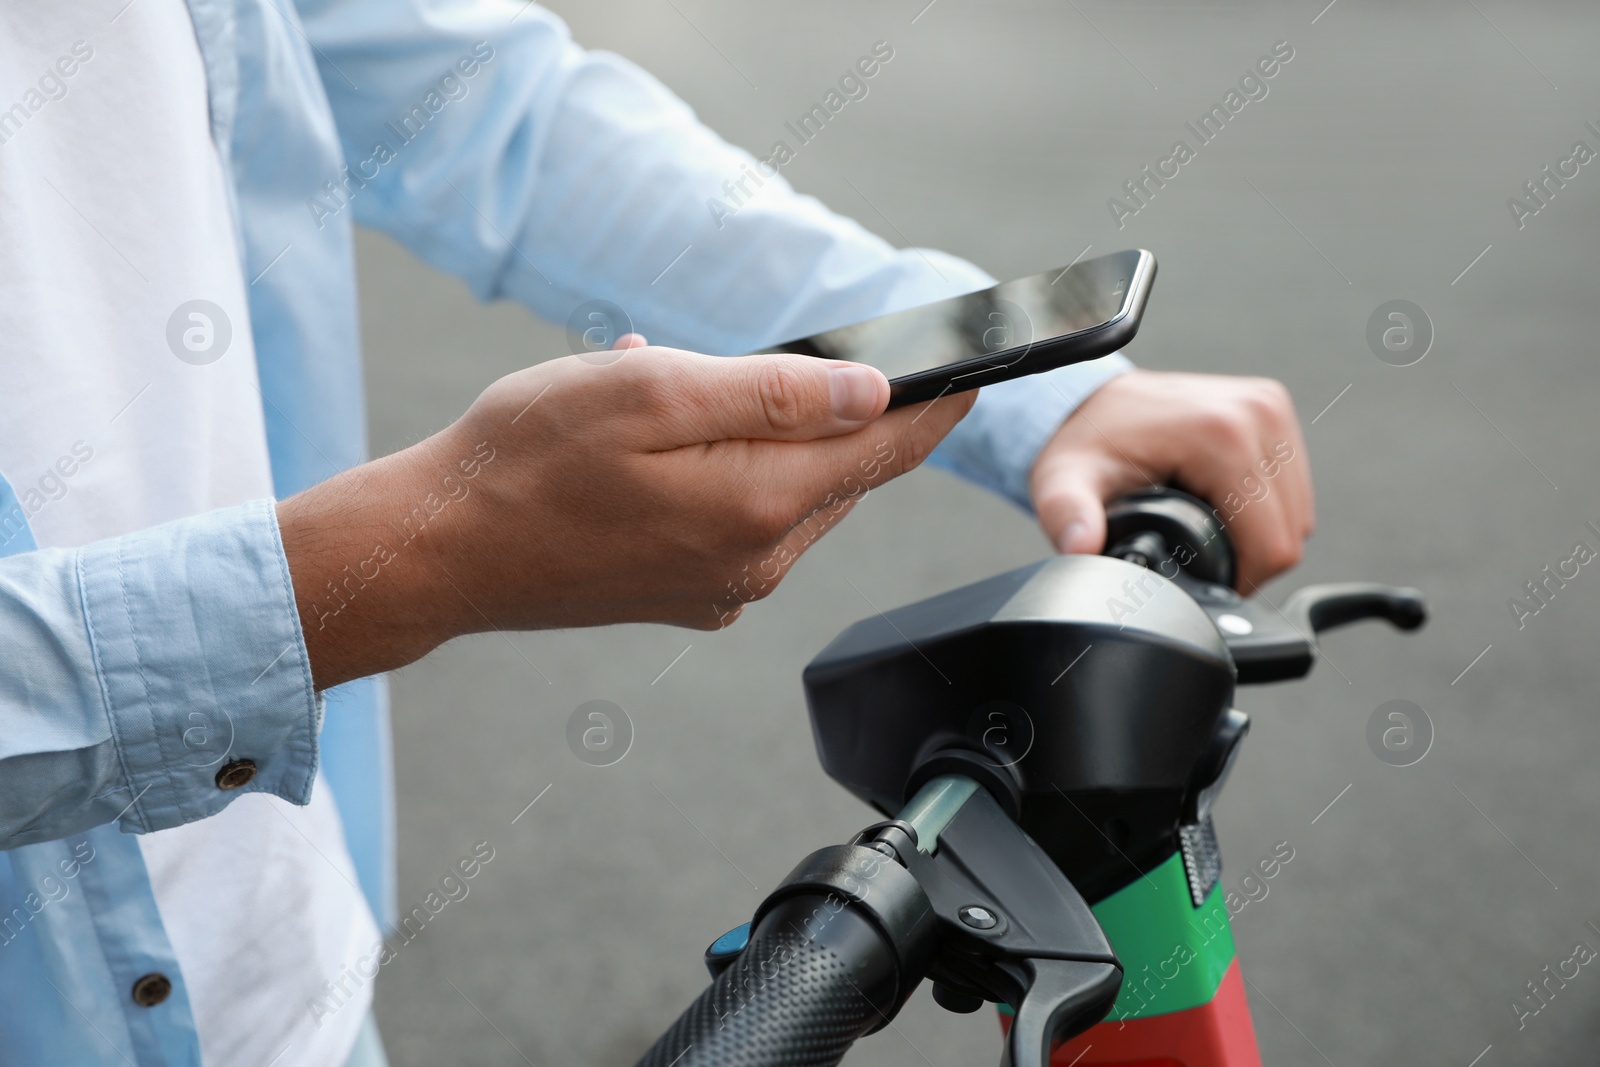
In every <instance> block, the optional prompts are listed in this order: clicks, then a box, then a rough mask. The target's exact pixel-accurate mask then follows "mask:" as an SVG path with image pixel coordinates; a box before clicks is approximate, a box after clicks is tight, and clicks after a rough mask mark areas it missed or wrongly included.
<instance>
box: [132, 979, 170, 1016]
mask: <svg viewBox="0 0 1600 1067" xmlns="http://www.w3.org/2000/svg"><path fill="white" fill-rule="evenodd" d="M171 995H172V980H171V979H170V978H168V977H167V976H166V975H164V974H155V973H152V974H147V975H145V976H144V977H143V978H140V979H139V980H138V981H136V982H134V983H133V1002H134V1003H135V1004H137V1005H139V1006H140V1007H141V1008H153V1007H155V1006H156V1005H157V1004H160V1003H161V1002H162V1001H163V1000H166V999H167V997H169V996H171Z"/></svg>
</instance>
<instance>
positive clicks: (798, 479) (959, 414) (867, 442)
mask: <svg viewBox="0 0 1600 1067" xmlns="http://www.w3.org/2000/svg"><path fill="white" fill-rule="evenodd" d="M976 401H977V393H976V391H973V392H969V393H957V394H954V395H948V396H942V397H939V398H938V399H936V400H930V401H928V402H927V403H925V404H913V405H910V406H908V407H903V408H897V409H896V410H894V411H891V412H889V413H888V414H887V415H884V416H883V417H882V418H880V419H878V420H876V421H875V422H873V423H871V424H870V425H868V426H866V427H863V428H862V429H860V430H857V431H856V432H855V433H852V434H848V435H845V436H842V437H836V438H832V439H830V440H827V441H818V442H816V443H815V444H813V445H809V446H806V451H807V452H808V453H809V454H810V455H809V462H810V463H814V464H815V465H816V467H817V469H818V471H819V472H826V471H828V470H830V469H834V470H848V469H853V470H855V471H859V472H861V475H862V479H863V481H864V483H865V484H866V485H867V486H868V487H870V488H876V487H877V486H880V485H883V484H884V483H885V482H888V481H890V480H892V479H894V478H898V477H899V476H900V475H902V474H905V473H906V472H907V471H910V470H912V469H914V468H916V467H917V466H919V465H920V464H921V463H922V461H923V460H925V459H927V458H928V455H929V454H930V453H931V452H932V451H933V450H934V449H935V448H937V447H938V445H939V442H940V441H943V440H944V438H945V436H946V435H947V434H948V433H949V432H950V431H951V430H952V429H954V428H955V425H956V423H958V422H960V421H961V420H962V419H963V418H964V417H965V416H966V414H967V412H968V411H970V410H972V405H973V404H974V403H975V402H976ZM788 451H789V453H790V455H795V454H798V450H796V449H790V450H788ZM823 477H824V479H825V478H826V474H825V473H823ZM794 484H797V485H801V486H806V485H810V486H811V488H812V492H813V493H815V492H816V491H817V490H818V489H821V490H823V491H826V490H827V489H829V488H831V487H829V486H828V485H827V483H826V481H825V480H824V481H821V482H810V481H808V479H807V477H806V476H805V475H804V474H800V473H799V472H796V475H795V483H794Z"/></svg>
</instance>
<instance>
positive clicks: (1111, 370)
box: [928, 352, 1133, 512]
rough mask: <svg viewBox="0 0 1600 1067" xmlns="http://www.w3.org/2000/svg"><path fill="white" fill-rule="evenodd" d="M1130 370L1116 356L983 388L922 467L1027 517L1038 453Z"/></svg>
mask: <svg viewBox="0 0 1600 1067" xmlns="http://www.w3.org/2000/svg"><path fill="white" fill-rule="evenodd" d="M1132 369H1133V364H1132V363H1130V362H1129V361H1128V358H1127V357H1126V356H1124V355H1123V354H1122V353H1120V352H1118V353H1115V354H1113V355H1109V356H1103V357H1101V358H1100V359H1092V360H1089V361H1088V362H1087V363H1075V364H1073V365H1072V366H1069V367H1057V368H1056V369H1055V370H1052V371H1045V372H1044V373H1043V374H1030V375H1028V376H1027V377H1024V378H1013V379H1012V380H1011V381H1009V382H1001V383H1000V384H999V385H988V386H985V387H984V388H983V390H982V391H981V392H980V393H979V394H978V402H977V403H976V404H974V405H973V407H972V410H971V411H970V412H968V413H967V417H966V418H965V419H962V420H961V422H960V423H958V424H957V425H956V428H955V429H954V430H952V431H951V432H950V435H949V436H948V437H946V438H945V439H944V442H943V443H942V444H941V445H940V446H939V447H938V449H936V450H935V451H934V453H933V455H932V456H930V457H929V459H928V462H929V463H931V464H933V465H934V466H936V467H943V468H944V469H946V470H948V471H950V472H952V473H954V474H958V475H960V476H961V477H963V478H966V479H968V480H969V481H973V482H977V483H978V484H979V485H982V486H986V487H988V488H990V489H993V490H994V491H995V492H997V493H999V494H1000V495H1002V496H1004V497H1005V498H1006V499H1008V500H1010V501H1011V502H1012V503H1014V504H1016V505H1017V506H1018V507H1020V508H1022V509H1023V510H1024V511H1028V512H1032V511H1033V494H1032V493H1031V492H1030V489H1029V485H1028V482H1029V477H1030V476H1031V475H1032V473H1033V463H1034V460H1036V459H1038V458H1039V451H1040V450H1041V449H1042V448H1044V446H1045V445H1046V444H1047V443H1048V442H1049V440H1050V438H1052V437H1054V436H1055V433H1056V431H1057V430H1059V429H1060V428H1061V424H1062V423H1063V422H1065V421H1066V420H1067V417H1068V416H1069V415H1071V414H1072V413H1073V412H1074V411H1076V410H1077V409H1078V405H1079V404H1082V403H1083V402H1084V401H1085V400H1087V399H1089V396H1090V394H1092V393H1093V392H1094V391H1095V390H1096V389H1098V388H1100V387H1101V386H1102V385H1104V384H1106V382H1108V381H1110V380H1111V379H1112V378H1115V377H1117V376H1118V375H1120V374H1125V373H1127V372H1128V371H1130V370H1132Z"/></svg>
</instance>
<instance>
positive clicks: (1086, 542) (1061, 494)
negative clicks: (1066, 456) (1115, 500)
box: [1034, 464, 1106, 554]
mask: <svg viewBox="0 0 1600 1067" xmlns="http://www.w3.org/2000/svg"><path fill="white" fill-rule="evenodd" d="M1087 466H1088V464H1082V465H1080V469H1078V470H1072V469H1064V470H1057V471H1056V472H1054V474H1053V476H1051V477H1050V478H1048V479H1047V484H1045V485H1042V486H1040V488H1039V491H1038V492H1037V493H1036V494H1035V496H1034V508H1035V510H1036V511H1038V513H1039V524H1040V525H1041V526H1043V527H1044V532H1045V533H1046V534H1047V535H1048V536H1049V538H1050V543H1051V544H1053V545H1054V546H1055V547H1056V551H1058V552H1069V553H1085V554H1093V553H1096V552H1100V551H1102V550H1103V549H1104V548H1105V546H1106V508H1105V504H1104V503H1103V502H1102V501H1101V499H1100V492H1099V489H1098V487H1097V486H1096V485H1095V484H1094V482H1093V480H1092V479H1091V478H1090V477H1089V476H1088V472H1087V471H1086V470H1083V469H1082V468H1084V467H1087Z"/></svg>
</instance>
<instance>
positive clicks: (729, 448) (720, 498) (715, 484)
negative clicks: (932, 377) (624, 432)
mask: <svg viewBox="0 0 1600 1067" xmlns="http://www.w3.org/2000/svg"><path fill="white" fill-rule="evenodd" d="M975 399H976V397H975V395H973V394H961V395H956V396H946V397H942V398H940V399H939V400H935V401H931V402H929V403H928V404H921V405H916V406H912V407H906V408H901V409H898V410H896V411H893V412H890V413H889V414H888V415H886V416H884V417H883V418H881V419H879V420H877V421H876V422H874V423H872V424H871V425H869V426H867V427H864V428H862V429H860V430H857V431H856V432H855V433H851V434H846V435H842V436H838V437H831V438H825V439H821V440H816V441H806V442H800V441H737V442H716V443H710V444H705V445H697V446H689V447H685V448H682V449H679V450H678V453H679V456H680V458H681V463H682V466H680V467H679V471H680V472H681V474H680V475H679V476H678V477H676V478H675V479H674V484H675V485H676V486H677V487H678V489H679V491H680V492H683V493H685V494H688V495H689V496H691V497H694V498H698V499H700V500H702V501H703V502H704V504H705V506H707V507H711V506H714V505H716V506H723V507H725V506H726V502H727V500H728V499H730V498H732V499H738V500H740V501H741V502H742V503H743V504H744V505H745V506H746V507H747V508H748V509H749V515H748V516H747V519H748V521H747V526H748V528H749V529H752V530H754V531H756V532H757V534H758V535H759V536H760V538H761V539H762V540H764V541H768V543H775V542H777V541H778V540H779V539H781V538H783V537H784V536H785V534H787V533H788V532H790V531H791V530H793V529H796V528H799V527H802V526H803V527H805V528H806V529H807V530H808V531H810V533H811V536H812V539H815V537H816V536H818V535H819V534H820V532H822V531H824V530H827V529H831V528H832V526H833V524H834V523H835V522H837V521H838V519H840V518H842V517H843V515H844V514H845V513H846V511H847V510H848V508H849V507H851V506H853V505H854V503H855V501H856V500H858V499H859V498H860V497H862V496H864V495H865V494H866V492H867V491H868V490H871V489H875V488H877V487H878V486H880V485H883V484H884V483H885V482H888V481H889V480H890V479H892V478H896V477H898V476H900V475H901V474H904V473H905V472H906V471H909V470H911V469H912V468H913V467H916V466H917V465H918V464H920V463H921V462H922V461H923V460H924V459H926V458H927V456H928V453H930V452H932V451H933V449H934V447H935V446H936V445H937V444H938V443H939V441H940V440H942V439H943V438H944V436H945V434H947V433H948V432H949V431H950V428H951V427H953V426H954V425H955V424H956V423H957V422H959V421H960V420H961V418H962V417H963V416H964V415H965V414H966V413H967V411H968V410H969V409H970V408H971V406H972V403H973V401H974V400H975ZM713 453H714V454H713ZM708 460H709V461H710V462H712V463H714V464H715V465H716V467H714V469H717V468H720V469H721V471H722V475H723V476H722V477H721V478H720V479H714V480H709V481H708V480H707V479H706V478H705V477H704V475H703V473H702V472H703V470H704V467H703V464H704V463H706V462H707V461H708Z"/></svg>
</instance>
